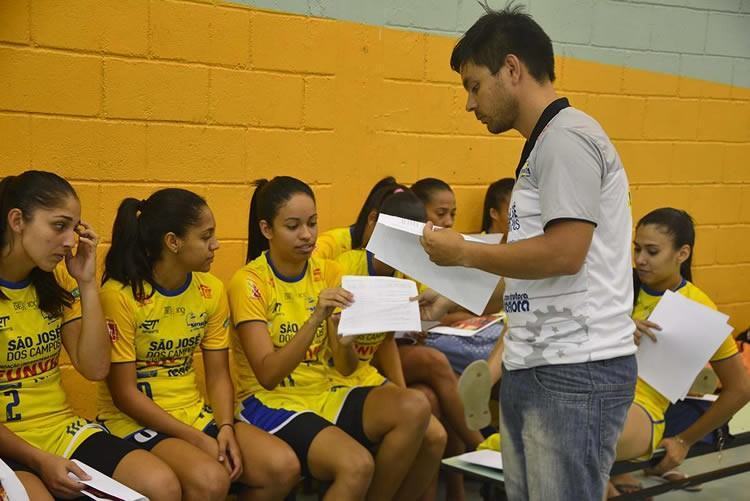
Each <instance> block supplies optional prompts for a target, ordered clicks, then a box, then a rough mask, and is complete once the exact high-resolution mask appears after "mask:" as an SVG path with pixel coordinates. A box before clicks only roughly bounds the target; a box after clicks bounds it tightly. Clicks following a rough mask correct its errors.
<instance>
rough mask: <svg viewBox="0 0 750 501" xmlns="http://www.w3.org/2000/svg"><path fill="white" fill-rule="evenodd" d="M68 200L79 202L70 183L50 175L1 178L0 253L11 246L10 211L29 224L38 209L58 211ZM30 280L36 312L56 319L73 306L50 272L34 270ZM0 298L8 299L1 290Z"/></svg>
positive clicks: (29, 173) (30, 172)
mask: <svg viewBox="0 0 750 501" xmlns="http://www.w3.org/2000/svg"><path fill="white" fill-rule="evenodd" d="M68 197H73V198H75V199H76V200H77V199H78V195H76V192H75V190H74V189H73V187H72V186H71V185H70V183H69V182H67V181H66V180H65V179H63V178H61V177H60V176H58V175H57V174H54V173H52V172H45V171H38V170H28V171H26V172H24V173H22V174H19V175H17V176H6V177H4V178H3V179H2V181H0V251H2V250H4V249H5V247H6V246H9V245H10V241H9V240H7V238H8V236H9V230H8V213H9V212H10V211H11V209H20V210H21V212H22V214H23V218H24V219H25V220H27V221H30V220H31V219H32V218H33V217H34V212H35V211H36V210H37V209H40V208H42V209H55V208H58V207H60V206H61V205H62V204H63V203H64V201H65V200H66V199H67V198H68ZM29 278H30V279H31V284H32V285H33V286H34V289H35V290H36V293H37V297H38V300H39V309H40V310H42V311H43V312H44V313H47V314H48V315H51V316H54V317H59V316H60V315H62V310H63V307H69V306H71V305H72V304H73V301H74V298H73V295H72V294H71V293H70V292H69V291H67V290H65V289H64V288H63V287H61V286H60V284H58V283H57V280H56V279H55V275H54V273H53V272H51V271H44V270H41V269H40V268H38V267H34V268H33V269H32V270H31V275H30V276H29ZM0 299H8V297H7V296H6V295H5V294H3V292H2V291H0Z"/></svg>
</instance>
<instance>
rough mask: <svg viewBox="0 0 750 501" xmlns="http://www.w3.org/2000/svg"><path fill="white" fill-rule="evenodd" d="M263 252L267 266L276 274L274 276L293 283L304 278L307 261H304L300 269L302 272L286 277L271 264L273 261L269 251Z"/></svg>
mask: <svg viewBox="0 0 750 501" xmlns="http://www.w3.org/2000/svg"><path fill="white" fill-rule="evenodd" d="M264 254H265V256H266V261H268V266H270V267H271V271H273V274H274V275H276V278H278V279H279V280H281V281H282V282H287V283H294V282H299V281H300V280H302V279H303V278H305V273H307V265H308V263H309V261H305V267H304V268H303V269H302V273H300V274H299V275H297V276H296V277H287V276H286V275H282V274H281V272H279V270H277V269H276V267H275V266H274V265H273V261H272V260H271V253H270V252H268V251H266V252H265V253H264Z"/></svg>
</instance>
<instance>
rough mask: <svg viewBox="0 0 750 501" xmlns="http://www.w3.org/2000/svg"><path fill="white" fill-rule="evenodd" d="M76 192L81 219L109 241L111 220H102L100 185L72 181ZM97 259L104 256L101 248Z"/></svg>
mask: <svg viewBox="0 0 750 501" xmlns="http://www.w3.org/2000/svg"><path fill="white" fill-rule="evenodd" d="M71 184H72V185H73V188H74V189H75V190H76V195H78V199H79V200H80V201H81V219H82V220H83V221H86V222H87V223H89V224H90V225H91V226H93V227H94V230H95V231H96V233H97V234H98V235H99V236H100V237H102V236H103V235H104V234H105V233H106V234H107V239H109V233H110V230H111V229H112V222H113V221H112V220H111V219H110V220H105V219H103V218H102V211H101V207H102V193H101V191H102V190H101V185H100V184H99V183H98V182H82V181H74V182H72V183H71ZM97 254H99V256H97V257H103V256H104V255H105V253H104V251H103V250H102V249H101V248H97Z"/></svg>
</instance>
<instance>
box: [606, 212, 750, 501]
mask: <svg viewBox="0 0 750 501" xmlns="http://www.w3.org/2000/svg"><path fill="white" fill-rule="evenodd" d="M694 249H695V229H694V227H693V220H692V219H691V217H690V216H689V215H688V214H687V213H686V212H685V211H682V210H677V209H672V208H661V209H656V210H654V211H652V212H650V213H648V214H647V215H645V216H644V217H643V218H642V219H641V220H640V221H639V222H638V225H637V226H636V233H635V248H634V252H633V255H634V256H633V257H634V260H635V266H636V277H637V280H636V290H637V295H636V297H635V306H634V308H633V319H634V320H635V324H636V331H635V342H636V344H640V343H641V342H642V339H641V338H642V337H643V336H648V337H650V338H652V339H654V340H657V341H658V339H659V326H658V325H656V324H654V323H652V322H649V321H648V317H649V315H650V314H651V312H652V311H653V309H654V308H655V307H656V305H657V304H658V302H659V300H660V299H661V296H662V295H663V294H664V291H666V290H673V291H675V292H678V293H679V294H682V295H684V296H685V297H687V298H689V299H692V300H693V301H697V302H699V303H701V304H704V305H706V306H708V307H710V308H713V309H716V306H715V305H714V303H713V302H712V301H711V299H709V297H708V296H707V295H706V294H705V293H704V292H703V291H701V290H700V289H699V288H698V287H696V286H695V285H693V283H692V282H691V281H690V280H691V277H692V273H691V269H690V266H691V260H692V256H693V251H694ZM737 352H738V350H737V345H736V343H735V341H734V339H733V338H732V337H731V336H730V337H728V338H727V339H726V340H725V341H724V343H723V344H722V345H721V346H720V347H719V349H718V350H717V351H716V353H715V354H714V355H713V357H711V367H712V368H713V369H714V371H716V374H717V376H718V377H719V380H720V381H721V384H722V391H721V393H720V394H719V398H718V399H717V400H716V401H715V402H714V403H713V404H712V405H711V407H710V408H709V409H708V410H707V411H706V413H705V414H704V415H703V416H701V417H700V418H699V419H698V420H697V421H696V422H695V423H694V424H693V425H691V426H690V427H689V428H688V429H687V430H685V431H683V432H682V433H680V434H678V435H676V436H674V437H667V438H664V437H663V433H664V413H665V411H666V410H667V407H669V401H668V400H667V399H666V398H665V397H664V396H663V395H661V394H660V393H659V392H658V391H656V390H655V389H654V388H652V387H651V386H649V385H648V383H646V382H645V381H643V380H641V379H638V382H637V383H636V388H635V399H634V402H633V405H632V406H631V407H630V411H629V412H628V417H627V420H626V421H625V428H624V429H623V432H622V435H621V436H620V439H619V441H618V443H617V459H618V460H622V459H634V458H640V457H643V458H648V457H649V456H650V455H651V454H653V452H654V450H655V449H656V448H659V447H663V448H664V449H665V450H666V455H665V457H664V459H663V460H662V461H661V462H660V463H659V464H658V465H656V467H655V468H654V469H653V472H652V473H654V474H658V475H664V474H665V473H667V472H671V471H672V470H673V468H675V467H677V466H679V465H680V464H681V463H682V461H683V460H684V459H685V457H686V456H687V453H688V450H689V449H690V447H691V446H692V445H693V444H694V443H696V442H697V441H699V440H700V439H701V438H703V437H704V436H705V435H707V434H708V433H710V432H711V431H713V430H714V429H716V428H718V427H719V426H721V425H722V424H724V423H726V422H727V421H728V420H729V418H731V417H732V415H733V414H734V413H735V412H737V411H738V410H739V409H741V408H742V406H743V405H745V404H746V403H747V402H748V400H750V380H749V379H748V375H747V373H746V371H745V368H744V366H743V365H742V360H741V359H740V357H739V356H737ZM678 476H681V474H679V473H678V472H677V473H676V474H675V475H674V477H678ZM671 479H674V478H671ZM638 488H639V485H638V482H637V481H636V480H635V479H634V478H633V477H632V475H623V476H618V477H615V478H612V479H611V485H610V489H609V495H610V496H612V495H616V494H617V493H618V492H620V491H623V492H625V491H627V492H630V491H632V490H637V489H638Z"/></svg>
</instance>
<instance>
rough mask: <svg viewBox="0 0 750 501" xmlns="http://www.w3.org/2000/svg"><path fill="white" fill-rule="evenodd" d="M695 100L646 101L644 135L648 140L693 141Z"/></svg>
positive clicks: (695, 125)
mask: <svg viewBox="0 0 750 501" xmlns="http://www.w3.org/2000/svg"><path fill="white" fill-rule="evenodd" d="M699 110H700V101H699V100H697V99H675V98H651V97H649V98H648V99H647V100H646V116H645V127H644V135H645V137H647V138H649V139H695V138H696V135H697V133H698V121H697V120H696V117H697V116H698V112H699Z"/></svg>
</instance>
